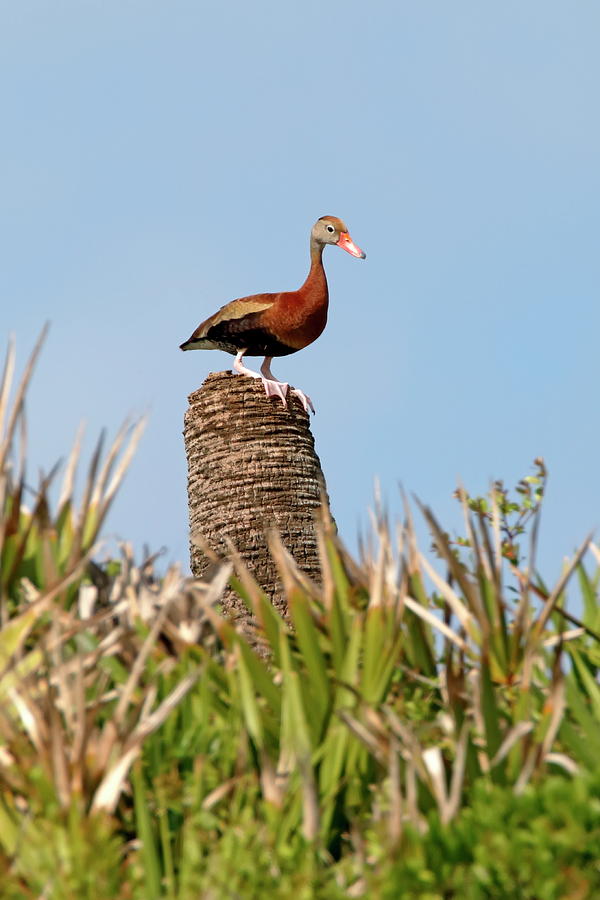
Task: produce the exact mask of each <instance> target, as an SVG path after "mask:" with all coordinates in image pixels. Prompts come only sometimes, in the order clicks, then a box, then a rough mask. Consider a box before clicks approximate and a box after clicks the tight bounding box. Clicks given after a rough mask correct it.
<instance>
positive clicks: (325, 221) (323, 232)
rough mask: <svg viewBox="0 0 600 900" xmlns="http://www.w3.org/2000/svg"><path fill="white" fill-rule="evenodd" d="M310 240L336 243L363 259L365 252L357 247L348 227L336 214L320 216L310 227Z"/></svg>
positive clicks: (352, 254) (317, 242) (320, 242)
mask: <svg viewBox="0 0 600 900" xmlns="http://www.w3.org/2000/svg"><path fill="white" fill-rule="evenodd" d="M310 237H311V242H314V243H316V244H322V245H323V244H337V246H338V247H341V248H342V250H345V251H346V252H347V253H349V254H350V255H351V256H356V257H357V258H358V259H365V258H366V253H363V251H362V250H361V249H360V247H357V246H356V244H355V243H354V241H353V240H352V238H351V237H350V235H349V233H348V228H347V227H346V225H345V224H344V222H342V220H341V219H338V218H337V216H321V218H320V219H318V220H317V221H316V222H315V224H314V225H313V227H312V231H311V233H310Z"/></svg>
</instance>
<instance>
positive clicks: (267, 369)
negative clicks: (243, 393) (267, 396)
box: [260, 356, 315, 413]
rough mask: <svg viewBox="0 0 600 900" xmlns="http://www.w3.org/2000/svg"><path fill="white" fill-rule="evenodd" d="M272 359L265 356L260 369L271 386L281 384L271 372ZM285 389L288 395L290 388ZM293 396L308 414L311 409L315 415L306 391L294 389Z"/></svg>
mask: <svg viewBox="0 0 600 900" xmlns="http://www.w3.org/2000/svg"><path fill="white" fill-rule="evenodd" d="M272 359H273V357H272V356H265V361H264V362H263V364H262V366H261V367H260V371H261V372H262V373H263V375H264V376H265V378H268V379H269V381H270V382H271V384H281V381H277V379H276V378H275V376H274V375H273V373H272V372H271V360H272ZM284 387H285V389H286V393H287V388H288V386H287V384H286V385H284ZM265 390H266V388H265ZM292 394H295V395H296V397H298V399H299V400H300V403H301V404H302V406H303V407H304V409H305V411H306V412H308V410H309V407H310V409H311V410H312V411H313V413H314V411H315V408H314V406H313V405H312V400H311V399H310V397H309V396H308V394H305V393H304V391H301V390H299V389H298V388H292ZM278 396H279V395H278Z"/></svg>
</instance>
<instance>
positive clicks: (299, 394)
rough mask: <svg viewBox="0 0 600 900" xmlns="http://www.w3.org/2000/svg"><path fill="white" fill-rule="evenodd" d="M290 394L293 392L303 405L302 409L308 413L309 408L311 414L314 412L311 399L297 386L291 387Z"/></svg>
mask: <svg viewBox="0 0 600 900" xmlns="http://www.w3.org/2000/svg"><path fill="white" fill-rule="evenodd" d="M292 394H295V395H296V397H297V398H298V400H299V401H300V403H301V404H302V406H303V407H304V411H305V412H306V413H308V411H309V409H310V411H311V412H312V414H313V415H314V414H315V408H314V406H313V403H312V400H311V399H310V397H309V396H308V394H305V393H304V391H301V390H300V389H299V388H292Z"/></svg>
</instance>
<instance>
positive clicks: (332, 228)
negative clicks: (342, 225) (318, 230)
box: [327, 225, 335, 234]
mask: <svg viewBox="0 0 600 900" xmlns="http://www.w3.org/2000/svg"><path fill="white" fill-rule="evenodd" d="M327 231H328V232H329V234H333V232H334V231H335V228H334V227H333V225H328V226H327Z"/></svg>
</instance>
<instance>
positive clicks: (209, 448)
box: [184, 372, 328, 631]
mask: <svg viewBox="0 0 600 900" xmlns="http://www.w3.org/2000/svg"><path fill="white" fill-rule="evenodd" d="M188 399H189V408H188V410H187V412H186V414H185V428H184V439H185V449H186V455H187V462H188V501H189V515H190V557H191V569H192V573H193V574H194V576H196V577H197V578H202V577H203V575H205V574H206V573H207V571H208V570H209V568H210V567H211V566H212V565H213V561H212V560H211V559H210V557H209V556H207V555H206V553H205V552H204V551H203V550H202V545H203V544H204V546H206V547H208V548H210V550H212V551H213V552H214V553H216V554H217V555H218V556H219V557H220V558H224V557H227V555H228V549H229V548H228V543H227V541H228V540H230V541H231V542H232V543H233V545H234V546H235V548H236V549H237V551H238V553H239V554H240V556H241V557H242V559H243V560H244V562H245V563H246V565H247V566H248V568H249V570H250V572H251V573H252V575H253V576H254V578H255V579H256V581H257V582H258V584H259V585H260V586H261V587H262V588H263V590H264V591H265V592H266V593H267V594H268V595H269V596H270V597H271V599H272V601H273V603H274V605H275V606H276V607H277V608H278V609H279V610H280V611H281V612H282V613H283V614H284V615H286V614H287V608H286V603H285V599H284V597H283V595H282V591H281V586H280V584H279V583H278V579H277V571H276V567H275V564H274V562H273V560H272V558H271V556H270V554H269V550H268V541H267V534H268V532H269V531H270V530H271V529H273V528H276V529H277V530H278V531H279V533H280V534H281V537H282V541H283V544H284V545H285V547H286V548H287V549H288V550H289V552H290V553H291V554H292V556H293V557H294V559H295V560H296V562H297V564H298V567H299V568H300V569H302V570H303V571H304V572H305V573H306V574H307V575H308V576H309V577H310V578H313V579H315V580H317V581H318V580H319V557H318V549H317V538H316V532H315V521H316V512H317V510H318V509H319V507H320V506H321V503H322V500H323V498H327V494H326V487H325V479H324V478H323V473H322V471H321V464H320V462H319V458H318V456H317V454H316V453H315V444H314V439H313V436H312V434H311V431H310V425H309V417H308V415H307V413H306V412H305V411H304V409H303V408H302V405H301V403H300V401H299V400H298V399H297V398H296V397H293V396H292V394H291V393H289V394H288V405H287V408H284V407H283V405H282V403H281V401H280V400H279V399H277V398H273V397H270V398H268V397H266V396H265V392H264V388H263V386H262V384H261V382H260V381H259V380H258V379H257V380H254V379H251V378H247V377H243V376H240V375H233V374H231V373H229V372H216V373H212V374H211V375H209V376H208V378H207V379H206V381H205V382H204V384H203V385H202V387H201V388H200V389H199V390H197V391H194V392H193V393H192V394H190V396H189V398H188ZM327 502H328V501H327ZM222 602H223V607H224V609H225V611H226V612H227V613H228V614H229V615H231V616H233V617H234V618H235V619H236V620H237V622H238V624H239V625H240V626H241V627H242V629H243V630H244V631H248V630H249V629H250V630H252V627H253V621H252V616H251V615H250V613H249V612H248V610H247V608H246V606H245V604H244V602H243V601H242V600H241V598H239V597H238V596H237V595H236V594H235V593H234V592H233V591H231V590H228V591H227V592H226V594H225V596H224V598H223V601H222Z"/></svg>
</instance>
